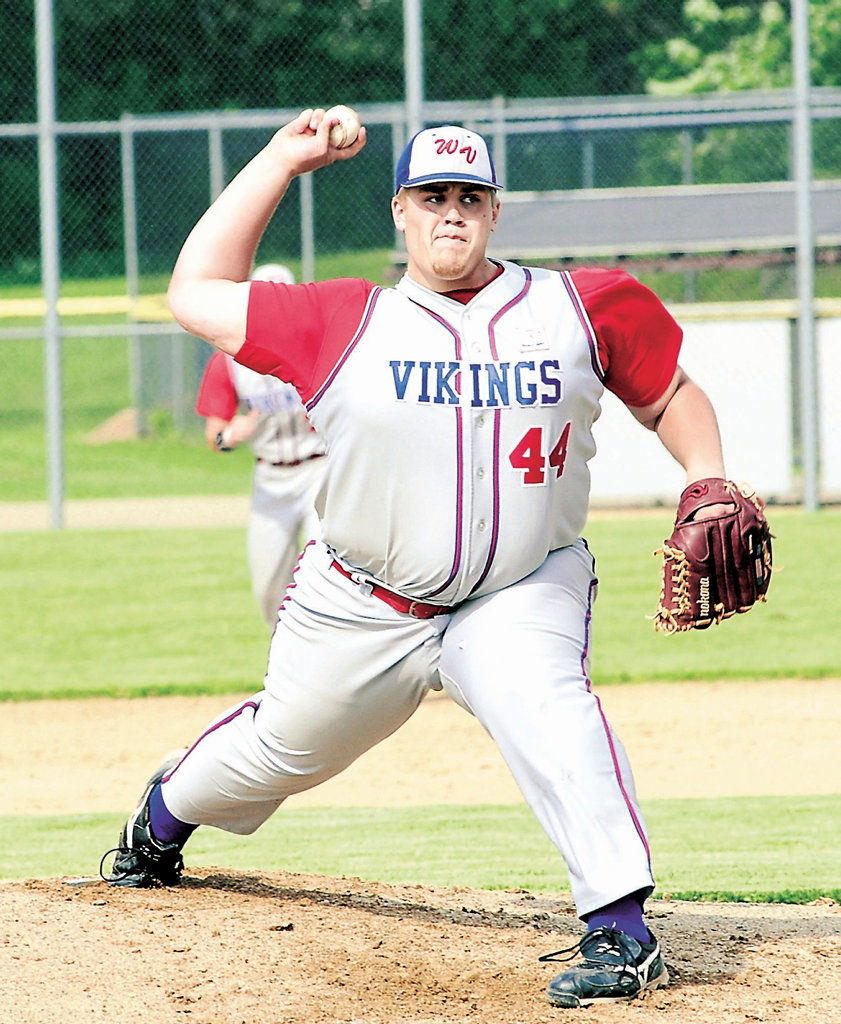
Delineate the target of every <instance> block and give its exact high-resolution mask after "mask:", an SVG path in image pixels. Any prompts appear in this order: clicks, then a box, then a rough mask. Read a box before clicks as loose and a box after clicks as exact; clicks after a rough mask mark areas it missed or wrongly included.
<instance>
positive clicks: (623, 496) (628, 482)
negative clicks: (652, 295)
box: [590, 320, 841, 505]
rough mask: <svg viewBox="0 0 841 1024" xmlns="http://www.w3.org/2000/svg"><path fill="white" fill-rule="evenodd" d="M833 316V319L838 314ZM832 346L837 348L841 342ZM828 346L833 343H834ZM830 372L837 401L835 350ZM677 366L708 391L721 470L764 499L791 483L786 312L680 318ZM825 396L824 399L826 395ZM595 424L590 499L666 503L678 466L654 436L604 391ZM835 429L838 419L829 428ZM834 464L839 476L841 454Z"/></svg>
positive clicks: (680, 480)
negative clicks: (773, 316) (750, 317)
mask: <svg viewBox="0 0 841 1024" xmlns="http://www.w3.org/2000/svg"><path fill="white" fill-rule="evenodd" d="M836 324H837V321H836ZM834 348H838V349H841V345H837V346H835V347H834ZM833 351H834V350H833ZM834 358H835V359H836V360H837V361H838V363H837V364H836V365H835V367H834V372H833V377H834V381H835V385H836V389H837V392H838V399H837V400H836V401H835V402H834V403H832V405H833V411H834V412H835V413H836V415H838V410H839V408H841V352H835V353H834ZM680 363H681V366H683V368H684V369H685V370H686V372H687V373H688V374H689V376H690V377H692V378H693V380H695V381H696V382H697V383H698V384H699V385H700V386H701V387H702V388H703V389H704V390H705V391H706V393H707V394H708V395H709V397H710V400H711V401H712V403H713V406H714V408H715V410H716V414H717V416H718V421H719V427H720V429H721V436H722V443H723V446H724V459H725V466H726V469H727V475H728V477H730V478H731V479H733V480H735V481H736V482H737V483H749V484H750V485H751V486H752V487H754V488H755V489H756V491H757V492H758V493H759V494H760V495H761V496H762V497H763V498H765V499H766V500H767V499H770V498H774V497H778V496H781V495H787V494H789V493H790V491H791V488H792V434H791V423H792V418H791V417H792V413H791V399H790V396H791V381H790V367H789V326H788V321H785V320H763V321H742V320H740V321H714V322H712V321H711V322H704V323H687V324H685V325H684V342H683V348H682V351H681V356H680ZM825 404H826V403H825ZM602 405H603V412H602V415H601V417H600V418H599V420H598V422H597V423H596V425H595V427H594V431H593V433H594V436H595V438H596V444H597V446H598V450H597V452H596V455H595V457H594V459H593V460H592V462H591V463H590V470H591V473H592V480H593V483H592V491H591V495H592V502H593V504H599V503H600V502H601V503H603V504H609V503H611V502H619V503H629V504H631V503H634V502H640V503H646V504H647V503H650V502H653V501H662V502H665V503H666V504H669V505H672V504H674V503H675V502H676V500H677V497H678V495H679V494H680V492H681V490H682V489H683V486H684V476H683V471H682V470H681V468H680V467H679V466H678V465H677V463H676V462H675V461H674V459H672V457H671V456H670V455H669V454H668V453H667V452H666V451H665V449H664V448H663V446H662V445H661V444H660V441H659V440H658V438H657V437H656V436H655V435H654V434H652V433H651V432H650V431H647V430H645V429H644V428H643V427H642V426H640V424H639V423H637V421H636V420H635V419H634V418H633V417H632V416H631V414H630V413H629V412H628V410H627V409H626V408H625V407H624V406H623V405H622V403H621V402H620V401H619V400H618V399H617V398H615V396H614V395H612V394H610V393H609V392H607V391H606V392H605V394H604V398H603V402H602ZM830 429H831V430H834V431H835V436H836V437H839V436H841V420H839V421H838V422H836V423H835V425H834V426H833V427H831V428H830ZM836 468H837V471H838V473H839V481H840V482H841V454H839V457H838V463H837V466H836Z"/></svg>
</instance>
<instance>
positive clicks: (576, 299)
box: [561, 270, 604, 381]
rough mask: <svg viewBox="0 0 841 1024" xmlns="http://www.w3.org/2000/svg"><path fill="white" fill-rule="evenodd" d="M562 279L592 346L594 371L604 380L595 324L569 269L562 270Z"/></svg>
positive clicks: (591, 355) (588, 341)
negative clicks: (591, 320) (576, 288)
mask: <svg viewBox="0 0 841 1024" xmlns="http://www.w3.org/2000/svg"><path fill="white" fill-rule="evenodd" d="M561 280H562V281H563V282H564V287H565V288H566V290H567V294H568V295H569V297H570V301H571V302H572V305H573V308H574V309H575V312H576V314H577V316H578V320H579V322H580V323H581V326H582V327H583V328H584V333H585V334H586V335H587V343H588V345H589V346H590V363H591V365H592V367H593V372H594V373H595V375H596V376H597V377H598V378H599V380H600V381H604V367H603V366H602V361H601V359H600V358H599V345H598V341H597V340H596V332H595V331H594V330H593V325H592V324H591V323H590V318H589V317H588V316H587V311H586V309H585V308H584V305H583V303H582V302H581V298H580V296H579V294H578V292H577V291H576V290H575V285H574V284H573V283H572V278H571V277H570V273H569V271H568V270H563V271H561Z"/></svg>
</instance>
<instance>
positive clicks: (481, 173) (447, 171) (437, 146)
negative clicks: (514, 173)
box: [394, 124, 502, 194]
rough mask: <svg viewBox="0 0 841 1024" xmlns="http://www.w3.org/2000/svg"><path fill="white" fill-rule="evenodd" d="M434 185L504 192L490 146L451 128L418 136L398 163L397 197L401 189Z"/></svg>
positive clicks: (395, 179)
mask: <svg viewBox="0 0 841 1024" xmlns="http://www.w3.org/2000/svg"><path fill="white" fill-rule="evenodd" d="M431 181H469V182H473V183H474V184H476V185H487V186H488V188H502V185H500V184H499V182H498V181H497V180H496V170H495V168H494V163H493V160H492V159H491V154H490V153H489V152H488V144H487V142H485V140H484V139H483V138H482V136H481V135H477V134H476V132H471V131H469V129H467V128H459V127H457V126H456V125H452V124H445V125H441V126H440V127H438V128H424V130H423V131H420V132H418V133H417V135H415V137H414V138H413V139H412V141H411V142H410V143H409V145H408V146H406V148H405V149H404V150H403V152H402V153H401V154H400V159H399V160H398V161H397V170H396V171H395V174H394V191H395V194H396V193H397V192H399V191H400V189H401V188H411V187H412V186H413V185H427V184H429V182H431Z"/></svg>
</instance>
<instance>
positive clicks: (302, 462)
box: [257, 452, 324, 467]
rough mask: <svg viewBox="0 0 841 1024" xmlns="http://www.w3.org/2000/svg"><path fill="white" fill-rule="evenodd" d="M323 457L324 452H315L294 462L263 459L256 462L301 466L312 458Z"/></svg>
mask: <svg viewBox="0 0 841 1024" xmlns="http://www.w3.org/2000/svg"><path fill="white" fill-rule="evenodd" d="M323 457H324V452H316V453H315V455H308V456H307V457H306V458H305V459H295V461H294V462H268V463H267V462H266V460H265V459H257V461H258V462H262V463H263V464H264V465H269V466H274V467H277V466H302V465H303V464H304V463H305V462H312V460H313V459H321V458H323Z"/></svg>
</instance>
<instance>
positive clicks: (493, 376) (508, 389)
mask: <svg viewBox="0 0 841 1024" xmlns="http://www.w3.org/2000/svg"><path fill="white" fill-rule="evenodd" d="M389 366H390V367H391V373H392V378H393V381H394V394H395V397H396V398H397V400H398V401H399V402H406V401H408V402H417V403H419V404H425V403H429V404H432V405H462V406H469V407H470V408H472V409H481V408H488V409H500V408H502V409H505V408H510V407H512V406H514V405H519V406H523V407H528V406H534V405H540V406H546V405H557V404H558V403H559V402H560V401H562V399H563V397H564V382H563V374H562V370H561V365H560V362H559V361H558V360H557V359H543V360H541V361H540V362H536V361H535V360H533V359H528V360H520V361H519V362H516V363H511V362H487V363H465V362H459V361H458V360H449V361H443V360H442V361H436V362H427V361H423V360H421V361H417V362H416V361H415V360H413V359H392V360H391V361H390V362H389Z"/></svg>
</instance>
